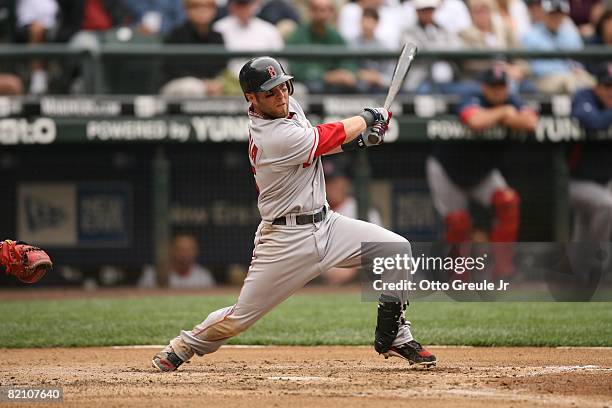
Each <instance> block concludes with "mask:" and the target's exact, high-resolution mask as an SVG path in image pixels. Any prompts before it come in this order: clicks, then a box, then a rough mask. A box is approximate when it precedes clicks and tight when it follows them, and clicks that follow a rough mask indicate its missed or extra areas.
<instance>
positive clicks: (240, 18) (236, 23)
mask: <svg viewBox="0 0 612 408" xmlns="http://www.w3.org/2000/svg"><path fill="white" fill-rule="evenodd" d="M228 9H229V15H228V16H227V17H224V18H222V19H221V20H219V21H217V22H216V23H214V25H213V29H214V30H215V31H218V32H220V33H221V35H222V36H223V42H224V43H225V47H226V48H227V49H228V50H230V51H278V50H281V49H282V48H283V46H284V42H283V39H282V37H281V35H280V32H279V31H278V29H277V28H276V27H275V26H273V25H272V24H270V23H268V22H267V21H264V20H262V19H260V18H258V17H255V13H256V11H257V2H256V1H255V0H229V5H228ZM245 62H246V60H244V59H239V60H237V59H234V60H231V61H230V62H229V70H230V72H231V74H232V79H233V80H234V88H235V89H234V90H235V92H236V93H241V92H242V91H240V86H239V84H238V73H239V72H240V68H242V65H244V63H245Z"/></svg>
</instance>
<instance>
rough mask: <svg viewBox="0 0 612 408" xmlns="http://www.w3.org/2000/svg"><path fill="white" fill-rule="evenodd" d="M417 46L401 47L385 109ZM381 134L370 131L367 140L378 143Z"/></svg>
mask: <svg viewBox="0 0 612 408" xmlns="http://www.w3.org/2000/svg"><path fill="white" fill-rule="evenodd" d="M417 51H418V48H417V46H416V45H415V44H413V43H406V44H404V47H403V48H402V52H401V53H400V56H399V58H398V60H397V64H396V65H395V70H394V71H393V78H392V79H391V85H390V86H389V91H388V92H387V97H386V98H385V104H384V105H383V107H384V108H385V109H386V110H389V108H390V107H391V104H392V103H393V101H394V100H395V97H396V96H397V93H398V92H399V90H400V89H401V87H402V84H403V83H404V79H405V78H406V74H407V73H408V70H409V69H410V64H412V60H413V59H414V56H415V54H416V53H417ZM381 139H382V135H381V134H379V133H377V132H371V133H370V134H369V135H368V142H370V143H371V144H373V145H374V144H380V143H381V142H382V140H381Z"/></svg>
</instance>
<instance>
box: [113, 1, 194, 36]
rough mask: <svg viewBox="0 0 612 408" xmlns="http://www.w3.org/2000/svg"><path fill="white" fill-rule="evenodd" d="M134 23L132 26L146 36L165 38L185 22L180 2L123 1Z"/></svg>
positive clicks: (183, 10) (181, 2)
mask: <svg viewBox="0 0 612 408" xmlns="http://www.w3.org/2000/svg"><path fill="white" fill-rule="evenodd" d="M124 2H125V5H126V7H127V8H128V9H129V11H130V14H131V15H132V17H133V19H134V21H133V22H132V25H133V26H135V27H136V29H137V30H138V31H139V32H141V33H143V34H146V35H159V36H165V35H167V34H168V33H169V32H170V31H172V29H174V28H175V27H177V26H179V25H181V24H183V23H184V22H185V18H186V17H185V9H184V8H183V1H182V0H124Z"/></svg>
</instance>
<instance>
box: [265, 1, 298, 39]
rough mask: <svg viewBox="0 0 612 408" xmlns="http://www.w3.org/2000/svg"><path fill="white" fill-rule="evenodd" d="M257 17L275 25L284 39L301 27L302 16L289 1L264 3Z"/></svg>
mask: <svg viewBox="0 0 612 408" xmlns="http://www.w3.org/2000/svg"><path fill="white" fill-rule="evenodd" d="M257 17H259V18H261V19H262V20H264V21H267V22H268V23H270V24H274V25H275V26H276V28H278V31H279V32H280V33H281V35H282V37H283V38H287V37H289V35H291V33H292V32H293V30H295V29H296V27H297V26H298V25H300V15H299V13H298V11H297V10H296V8H295V7H294V5H293V3H292V2H290V1H288V0H267V1H264V3H263V5H262V6H261V8H260V10H259V12H258V13H257Z"/></svg>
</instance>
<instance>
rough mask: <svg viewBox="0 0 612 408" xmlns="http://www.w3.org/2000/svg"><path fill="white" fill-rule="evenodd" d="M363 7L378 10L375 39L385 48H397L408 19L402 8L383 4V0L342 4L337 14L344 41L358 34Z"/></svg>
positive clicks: (352, 38)
mask: <svg viewBox="0 0 612 408" xmlns="http://www.w3.org/2000/svg"><path fill="white" fill-rule="evenodd" d="M365 9H375V10H376V11H378V15H379V18H380V23H379V24H378V26H377V28H376V39H378V41H379V42H381V43H382V44H386V48H390V49H399V46H400V38H401V32H402V31H403V28H405V27H407V24H409V23H410V21H409V20H408V19H407V18H406V14H405V13H404V11H403V10H401V9H399V8H398V7H390V6H388V5H385V4H384V0H357V1H355V2H354V3H353V2H349V3H346V4H345V5H344V6H342V8H341V9H340V13H339V15H338V32H339V33H340V35H341V36H342V38H344V41H345V42H346V43H351V42H352V41H354V40H355V39H356V38H357V37H358V36H359V34H360V31H361V16H362V15H363V10H365Z"/></svg>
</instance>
